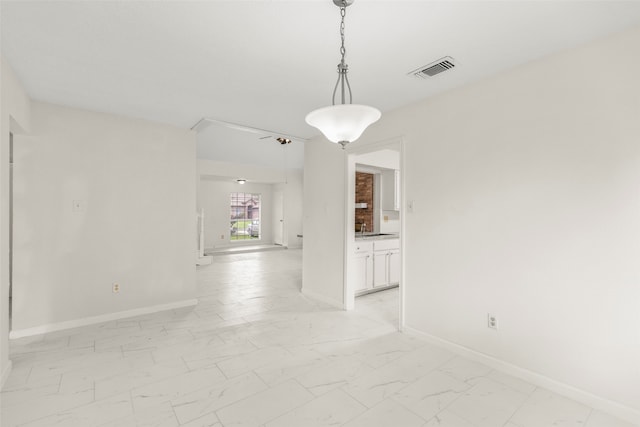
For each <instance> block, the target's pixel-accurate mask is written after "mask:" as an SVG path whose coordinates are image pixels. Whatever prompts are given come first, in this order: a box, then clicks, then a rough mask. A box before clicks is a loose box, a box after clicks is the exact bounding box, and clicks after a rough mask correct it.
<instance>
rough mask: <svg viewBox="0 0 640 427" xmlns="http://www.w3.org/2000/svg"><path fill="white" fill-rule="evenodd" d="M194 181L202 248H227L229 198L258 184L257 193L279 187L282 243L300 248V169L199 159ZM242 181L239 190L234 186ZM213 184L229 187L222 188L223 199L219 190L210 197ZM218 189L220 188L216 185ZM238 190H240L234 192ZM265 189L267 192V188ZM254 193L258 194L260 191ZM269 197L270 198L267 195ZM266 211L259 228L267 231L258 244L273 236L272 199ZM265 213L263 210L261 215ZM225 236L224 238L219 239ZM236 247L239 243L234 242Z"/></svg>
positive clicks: (267, 241) (252, 242)
mask: <svg viewBox="0 0 640 427" xmlns="http://www.w3.org/2000/svg"><path fill="white" fill-rule="evenodd" d="M197 165H198V166H197V180H198V209H200V208H204V209H205V230H204V232H205V247H206V248H209V249H210V248H219V247H225V246H230V245H231V243H230V241H229V206H228V196H229V194H228V193H230V192H231V191H245V192H251V191H249V190H247V188H253V187H251V186H252V185H261V187H259V189H263V190H260V191H266V192H268V193H269V194H270V195H271V194H273V191H274V190H275V189H276V188H278V189H281V190H282V191H283V198H284V217H285V218H284V220H285V231H284V233H285V234H284V244H285V245H286V246H287V247H289V248H300V247H301V246H302V239H301V238H299V237H297V236H298V235H299V234H300V235H301V234H302V191H303V173H302V170H301V169H282V168H270V167H266V166H256V165H252V164H245V163H229V162H222V161H214V160H207V159H198V161H197ZM238 178H244V179H246V180H247V183H246V184H244V185H243V186H242V187H240V186H239V185H238V184H237V183H236V179H238ZM213 181H222V182H227V183H228V184H229V186H228V188H227V187H225V190H224V191H226V192H227V196H226V198H225V199H223V198H222V195H221V193H220V190H219V189H218V190H216V195H215V196H212V193H211V192H210V191H211V186H212V182H213ZM218 187H220V186H219V185H218ZM236 188H241V189H242V190H233V189H236ZM267 188H268V189H267ZM260 191H257V192H260ZM269 197H271V196H269ZM268 205H269V208H268V209H269V212H268V215H267V217H266V218H268V221H269V222H266V220H265V219H264V218H265V217H263V219H262V227H263V231H264V232H266V233H267V234H265V235H264V236H263V238H262V240H261V243H265V244H271V243H273V234H272V229H271V223H272V220H271V216H270V215H272V213H273V212H272V205H271V199H269V200H268ZM264 213H265V211H264V209H263V214H264ZM221 235H225V238H224V239H221V238H220V236H221ZM234 244H238V243H234ZM246 244H255V241H249V242H247V243H246Z"/></svg>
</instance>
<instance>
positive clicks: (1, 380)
mask: <svg viewBox="0 0 640 427" xmlns="http://www.w3.org/2000/svg"><path fill="white" fill-rule="evenodd" d="M12 367H13V363H12V362H11V360H9V363H7V366H6V367H5V368H4V371H2V377H1V378H0V390H2V389H3V388H4V383H5V382H6V381H7V378H9V375H11V368H12Z"/></svg>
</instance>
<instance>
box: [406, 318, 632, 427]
mask: <svg viewBox="0 0 640 427" xmlns="http://www.w3.org/2000/svg"><path fill="white" fill-rule="evenodd" d="M404 332H406V333H408V334H413V335H417V336H420V337H422V338H424V339H426V340H427V341H429V342H430V343H432V344H435V345H437V346H440V347H444V348H446V349H447V350H450V351H452V352H453V353H456V354H459V355H461V356H464V357H467V358H469V359H472V360H475V361H477V362H480V363H483V364H485V365H487V366H489V367H491V368H493V369H496V370H499V371H501V372H504V373H507V374H509V375H512V376H514V377H518V378H521V379H523V380H525V381H527V382H529V383H531V384H533V385H536V386H539V387H543V388H546V389H547V390H551V391H553V392H555V393H558V394H561V395H563V396H566V397H568V398H570V399H573V400H575V401H577V402H580V403H583V404H585V405H588V406H590V407H592V408H595V409H598V410H601V411H604V412H607V413H609V414H611V415H614V416H616V417H618V418H621V419H624V420H627V421H629V422H631V423H633V424H639V425H640V411H638V410H636V409H634V408H631V407H629V406H626V405H623V404H621V403H617V402H614V401H611V400H608V399H605V398H603V397H600V396H596V395H595V394H592V393H589V392H588V391H585V390H582V389H579V388H577V387H574V386H571V385H569V384H565V383H562V382H560V381H557V380H554V379H552V378H549V377H547V376H544V375H542V374H539V373H537V372H533V371H530V370H528V369H525V368H522V367H520V366H516V365H512V364H511V363H509V362H505V361H504V360H501V359H498V358H495V357H493V356H489V355H487V354H484V353H480V352H478V351H476V350H472V349H470V348H468V347H465V346H462V345H460V344H456V343H453V342H451V341H447V340H444V339H442V338H438V337H436V336H433V335H430V334H427V333H426V332H422V331H420V330H418V329H415V328H413V327H410V326H407V325H405V327H404Z"/></svg>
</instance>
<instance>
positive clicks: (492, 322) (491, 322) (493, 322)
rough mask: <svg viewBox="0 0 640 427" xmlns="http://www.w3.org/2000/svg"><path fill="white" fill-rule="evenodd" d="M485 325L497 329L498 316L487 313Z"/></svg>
mask: <svg viewBox="0 0 640 427" xmlns="http://www.w3.org/2000/svg"><path fill="white" fill-rule="evenodd" d="M487 327H488V328H491V329H496V330H497V329H498V318H497V317H496V315H495V314H491V313H487Z"/></svg>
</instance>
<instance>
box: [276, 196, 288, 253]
mask: <svg viewBox="0 0 640 427" xmlns="http://www.w3.org/2000/svg"><path fill="white" fill-rule="evenodd" d="M274 187H275V188H274V190H273V244H274V245H278V246H286V245H285V242H284V190H283V189H282V188H278V186H274Z"/></svg>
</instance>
